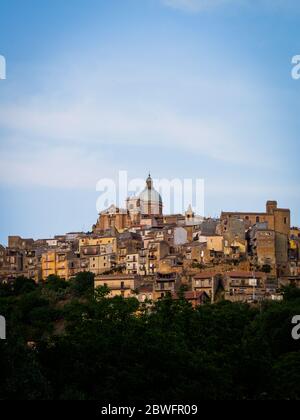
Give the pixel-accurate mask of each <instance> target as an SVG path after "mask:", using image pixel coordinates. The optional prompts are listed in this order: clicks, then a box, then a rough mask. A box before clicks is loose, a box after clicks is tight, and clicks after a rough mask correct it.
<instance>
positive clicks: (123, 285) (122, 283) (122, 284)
mask: <svg viewBox="0 0 300 420" xmlns="http://www.w3.org/2000/svg"><path fill="white" fill-rule="evenodd" d="M124 287H125V284H124V282H123V281H121V289H124Z"/></svg>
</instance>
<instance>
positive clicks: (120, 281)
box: [95, 274, 141, 298]
mask: <svg viewBox="0 0 300 420" xmlns="http://www.w3.org/2000/svg"><path fill="white" fill-rule="evenodd" d="M140 285H141V278H140V277H139V276H136V275H133V274H114V275H109V276H105V275H100V276H96V277H95V288H97V287H99V286H106V287H108V288H109V289H110V294H109V297H114V296H123V297H125V298H129V297H136V296H137V293H136V291H137V289H138V287H139V286H140Z"/></svg>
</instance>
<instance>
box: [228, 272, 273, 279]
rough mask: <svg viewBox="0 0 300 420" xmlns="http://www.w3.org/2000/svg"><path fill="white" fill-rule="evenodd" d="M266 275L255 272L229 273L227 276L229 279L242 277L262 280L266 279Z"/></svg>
mask: <svg viewBox="0 0 300 420" xmlns="http://www.w3.org/2000/svg"><path fill="white" fill-rule="evenodd" d="M265 275H266V274H265V273H261V272H253V271H227V273H226V276H228V277H242V278H253V276H254V278H257V277H259V278H261V277H265Z"/></svg>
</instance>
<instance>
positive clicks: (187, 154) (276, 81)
mask: <svg viewBox="0 0 300 420" xmlns="http://www.w3.org/2000/svg"><path fill="white" fill-rule="evenodd" d="M299 20H300V3H299V2H298V1H297V0H295V1H292V0H290V1H288V0H285V1H281V0H272V1H271V0H257V1H250V0H249V1H248V0H209V1H208V0H142V1H140V0H109V1H106V0H97V1H96V0H88V1H84V0H72V1H71V0H65V1H63V2H62V1H58V0H51V1H50V0H43V1H41V0H26V1H24V0H2V1H1V6H0V54H1V55H3V56H5V58H6V62H7V79H6V80H0V194H1V210H0V212H1V218H0V242H1V243H6V237H7V235H9V234H20V235H23V236H26V237H35V238H37V237H48V236H52V235H54V234H58V233H64V232H67V231H73V230H81V229H89V228H90V226H91V225H92V224H93V223H94V222H95V220H96V218H97V212H96V199H97V197H98V193H97V192H96V183H97V181H98V180H99V179H100V178H103V177H105V178H107V177H111V178H115V177H116V176H117V173H118V171H119V170H128V174H129V177H144V176H145V177H146V176H147V171H148V170H149V169H150V170H151V172H152V174H153V176H154V177H155V178H161V177H164V178H169V179H172V178H175V177H179V178H203V179H204V180H205V186H206V188H205V212H206V215H207V216H209V215H211V216H216V215H218V214H219V213H220V211H221V210H253V211H254V210H260V211H261V210H263V209H264V205H265V201H266V200H267V199H277V200H278V202H279V205H281V206H282V207H290V208H291V210H292V220H293V223H294V224H299V217H300V194H299V152H300V146H299V134H300V119H299V109H300V80H298V81H296V80H293V79H292V77H291V69H292V65H291V60H292V57H293V56H294V55H296V54H300V45H299V37H300V25H299Z"/></svg>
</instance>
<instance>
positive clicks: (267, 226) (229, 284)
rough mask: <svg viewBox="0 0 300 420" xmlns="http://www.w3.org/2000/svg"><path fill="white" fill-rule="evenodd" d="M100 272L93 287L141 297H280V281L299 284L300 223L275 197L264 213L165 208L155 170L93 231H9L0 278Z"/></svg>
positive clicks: (1, 249) (104, 214)
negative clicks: (43, 234) (49, 235)
mask: <svg viewBox="0 0 300 420" xmlns="http://www.w3.org/2000/svg"><path fill="white" fill-rule="evenodd" d="M84 271H86V272H91V273H93V274H94V275H95V287H97V286H107V287H108V288H109V289H110V296H116V295H121V296H124V297H125V298H127V297H132V296H135V297H137V298H138V299H139V301H140V302H144V301H148V300H152V301H156V300H158V299H161V298H162V297H164V296H165V295H166V294H168V293H170V294H171V295H172V297H173V298H174V299H177V298H178V295H179V291H183V292H184V294H185V297H186V299H187V300H189V301H190V302H191V303H192V304H193V305H194V306H195V305H198V304H201V303H203V302H206V301H211V302H215V301H218V300H220V299H225V300H229V301H233V302H234V301H242V302H253V301H255V302H257V301H261V300H264V299H271V300H281V299H282V293H281V288H282V287H284V286H289V285H294V286H297V287H300V229H299V228H296V227H291V215H290V210H289V209H284V208H279V207H278V205H277V202H276V201H268V202H267V203H266V209H265V212H257V213H253V212H249V213H248V212H246V213H245V212H222V213H221V215H220V217H219V218H218V219H212V218H203V217H199V216H197V215H196V214H194V212H193V209H192V207H191V206H189V208H188V209H187V210H186V212H185V213H184V214H172V215H164V214H163V201H162V198H161V196H160V194H159V193H158V192H157V191H156V190H155V188H154V185H153V180H152V178H151V176H150V175H149V177H148V178H147V180H146V186H145V189H144V190H143V192H142V193H141V194H140V195H139V196H138V197H131V198H128V199H127V201H126V208H125V209H121V208H118V207H116V206H115V205H112V206H110V207H109V208H108V209H106V210H104V211H102V212H101V213H100V214H99V218H98V220H97V222H96V224H95V225H94V226H93V227H92V230H91V232H87V233H84V232H76V233H67V234H65V235H59V236H55V237H54V238H53V239H39V240H33V239H23V238H21V237H19V236H10V237H9V238H8V246H7V247H4V246H0V281H1V282H2V283H7V282H14V281H15V279H16V278H18V277H22V276H23V277H26V278H31V279H34V280H35V281H36V282H42V281H45V280H46V279H49V278H50V279H51V276H59V277H60V278H62V279H65V280H70V279H72V278H73V277H74V276H76V274H78V273H80V272H84Z"/></svg>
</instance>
